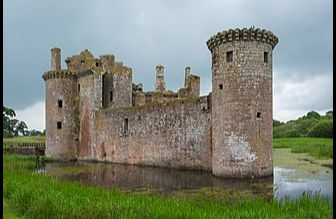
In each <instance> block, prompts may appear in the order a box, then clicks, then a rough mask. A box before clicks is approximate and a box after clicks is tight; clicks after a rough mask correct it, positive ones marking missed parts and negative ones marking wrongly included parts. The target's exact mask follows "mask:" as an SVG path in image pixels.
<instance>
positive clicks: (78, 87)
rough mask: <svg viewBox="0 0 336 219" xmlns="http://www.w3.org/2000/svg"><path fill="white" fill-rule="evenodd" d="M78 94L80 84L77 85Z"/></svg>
mask: <svg viewBox="0 0 336 219" xmlns="http://www.w3.org/2000/svg"><path fill="white" fill-rule="evenodd" d="M77 90H78V93H79V92H80V84H78V85H77Z"/></svg>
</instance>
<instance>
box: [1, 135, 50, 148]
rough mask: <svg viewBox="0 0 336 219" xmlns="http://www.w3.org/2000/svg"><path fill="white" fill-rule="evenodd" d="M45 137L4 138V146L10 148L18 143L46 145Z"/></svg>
mask: <svg viewBox="0 0 336 219" xmlns="http://www.w3.org/2000/svg"><path fill="white" fill-rule="evenodd" d="M44 142H45V136H18V137H13V138H3V146H5V147H9V146H10V145H11V144H13V146H15V145H17V144H18V143H44Z"/></svg>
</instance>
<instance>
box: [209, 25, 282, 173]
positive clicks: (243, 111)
mask: <svg viewBox="0 0 336 219" xmlns="http://www.w3.org/2000/svg"><path fill="white" fill-rule="evenodd" d="M277 42H278V39H277V38H276V37H275V36H274V35H273V34H272V33H271V32H269V31H265V30H260V29H256V30H255V29H253V28H250V29H246V28H244V29H242V30H239V29H236V30H229V31H224V32H221V33H218V34H217V35H215V36H213V37H212V38H211V39H210V40H209V41H208V42H207V44H208V47H209V49H210V51H211V53H212V140H213V157H212V170H213V174H214V175H217V176H223V177H253V176H259V177H260V176H267V175H272V174H273V162H272V51H273V48H274V46H275V45H276V44H277Z"/></svg>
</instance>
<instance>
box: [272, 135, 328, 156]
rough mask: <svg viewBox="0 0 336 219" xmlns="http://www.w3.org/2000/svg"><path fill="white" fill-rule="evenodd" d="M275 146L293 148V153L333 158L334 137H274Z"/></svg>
mask: <svg viewBox="0 0 336 219" xmlns="http://www.w3.org/2000/svg"><path fill="white" fill-rule="evenodd" d="M273 148H291V152H293V153H308V154H309V155H311V156H313V157H316V158H320V159H321V158H322V159H323V158H324V159H327V158H333V139H332V138H274V139H273Z"/></svg>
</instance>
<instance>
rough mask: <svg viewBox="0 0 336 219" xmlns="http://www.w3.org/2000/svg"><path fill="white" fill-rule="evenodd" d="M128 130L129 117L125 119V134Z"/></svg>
mask: <svg viewBox="0 0 336 219" xmlns="http://www.w3.org/2000/svg"><path fill="white" fill-rule="evenodd" d="M127 131H128V118H125V120H124V134H125V135H126V134H127Z"/></svg>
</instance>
